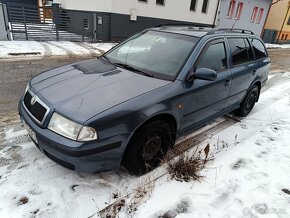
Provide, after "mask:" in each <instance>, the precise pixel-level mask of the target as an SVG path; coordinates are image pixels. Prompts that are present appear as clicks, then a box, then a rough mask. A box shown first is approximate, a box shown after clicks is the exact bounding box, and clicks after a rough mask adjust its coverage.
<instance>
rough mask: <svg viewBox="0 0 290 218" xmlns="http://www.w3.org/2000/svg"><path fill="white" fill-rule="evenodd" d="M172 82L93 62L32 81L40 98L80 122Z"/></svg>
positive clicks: (67, 66)
mask: <svg viewBox="0 0 290 218" xmlns="http://www.w3.org/2000/svg"><path fill="white" fill-rule="evenodd" d="M169 83H171V82H170V81H165V80H160V79H156V78H151V77H147V76H143V75H140V74H137V73H133V72H130V71H128V70H125V69H122V68H116V67H115V66H114V65H112V64H110V63H108V62H106V61H104V60H102V59H93V60H87V61H82V62H78V63H75V64H70V65H66V66H63V67H59V68H55V69H52V70H49V71H46V72H44V73H41V74H39V75H37V76H35V77H34V78H32V80H31V81H30V86H31V87H32V90H33V91H34V92H35V94H36V95H39V94H40V96H42V97H43V98H44V99H45V100H46V101H47V102H48V103H49V104H51V106H52V107H54V109H55V110H56V111H57V112H59V113H61V114H63V115H64V116H66V117H69V118H71V119H73V120H75V121H77V122H79V123H83V122H85V121H86V120H88V119H89V118H91V117H93V116H95V115H97V114H99V113H101V112H103V111H105V110H107V109H109V108H111V107H114V106H116V105H118V104H121V103H123V102H125V101H128V100H130V99H132V98H135V97H137V96H139V95H142V94H145V93H147V92H149V91H152V90H154V89H157V88H159V87H162V86H165V85H167V84H169Z"/></svg>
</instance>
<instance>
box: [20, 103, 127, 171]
mask: <svg viewBox="0 0 290 218" xmlns="http://www.w3.org/2000/svg"><path fill="white" fill-rule="evenodd" d="M19 115H20V117H21V120H23V121H24V122H25V123H26V124H27V125H28V126H29V127H30V128H31V129H32V130H33V131H34V132H35V136H36V139H37V140H36V141H37V142H36V141H35V140H33V141H34V143H35V144H36V146H37V147H38V148H39V149H40V150H41V151H42V152H43V153H44V154H45V155H46V156H48V157H49V158H50V159H52V160H53V161H55V162H57V163H59V164H61V165H63V166H65V167H68V168H70V169H73V170H75V171H77V172H82V173H90V172H96V171H103V170H113V169H117V168H118V167H119V166H120V163H121V160H122V155H123V152H124V149H123V148H124V147H126V146H125V145H124V144H125V143H124V141H126V140H125V138H124V137H122V136H115V137H112V138H109V139H105V140H98V141H94V142H87V143H84V142H77V141H73V140H70V139H67V138H65V137H63V136H61V135H58V134H56V133H54V132H52V131H50V130H49V129H46V128H41V127H39V126H38V125H37V124H36V123H35V122H34V121H33V120H32V119H31V117H30V116H29V115H28V113H27V112H26V111H25V109H24V107H23V105H22V100H20V103H19Z"/></svg>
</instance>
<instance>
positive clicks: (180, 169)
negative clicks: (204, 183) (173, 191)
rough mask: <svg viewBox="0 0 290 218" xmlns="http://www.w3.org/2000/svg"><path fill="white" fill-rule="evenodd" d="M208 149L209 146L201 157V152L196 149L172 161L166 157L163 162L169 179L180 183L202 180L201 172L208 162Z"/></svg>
mask: <svg viewBox="0 0 290 218" xmlns="http://www.w3.org/2000/svg"><path fill="white" fill-rule="evenodd" d="M209 147H210V146H209V145H207V146H206V147H205V148H204V153H205V155H201V152H200V151H198V149H196V150H195V151H194V152H193V153H192V154H191V153H183V154H181V155H179V156H177V157H175V158H173V159H170V158H169V157H166V158H165V159H164V160H163V162H164V163H165V164H166V168H167V171H168V173H169V174H170V176H171V178H172V179H175V180H177V181H180V182H189V181H193V180H197V181H200V180H201V179H202V178H203V176H202V175H201V171H202V170H203V169H204V168H205V166H206V164H207V163H208V161H209V160H208V153H209ZM171 153H172V151H171ZM202 156H203V157H202Z"/></svg>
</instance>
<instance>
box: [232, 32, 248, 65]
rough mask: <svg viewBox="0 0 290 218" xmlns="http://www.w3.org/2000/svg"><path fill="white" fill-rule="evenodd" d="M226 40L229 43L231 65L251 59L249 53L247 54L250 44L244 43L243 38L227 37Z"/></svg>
mask: <svg viewBox="0 0 290 218" xmlns="http://www.w3.org/2000/svg"><path fill="white" fill-rule="evenodd" d="M228 41H229V44H230V49H231V56H232V62H233V66H237V65H240V64H244V63H247V62H249V61H251V60H253V57H251V55H250V54H251V53H250V54H249V51H251V48H250V45H249V44H246V42H245V40H244V39H243V38H229V39H228ZM247 43H248V42H247ZM252 55H253V54H252Z"/></svg>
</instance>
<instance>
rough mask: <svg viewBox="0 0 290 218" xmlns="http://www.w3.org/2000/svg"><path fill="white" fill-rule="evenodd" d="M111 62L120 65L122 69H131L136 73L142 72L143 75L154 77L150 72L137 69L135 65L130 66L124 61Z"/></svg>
mask: <svg viewBox="0 0 290 218" xmlns="http://www.w3.org/2000/svg"><path fill="white" fill-rule="evenodd" d="M113 64H114V65H116V66H119V67H122V68H124V69H127V70H131V71H134V72H137V73H141V74H143V75H145V76H149V77H154V76H153V75H152V74H149V73H146V72H144V71H142V70H139V69H137V68H135V67H132V66H130V65H128V64H124V63H113Z"/></svg>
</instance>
